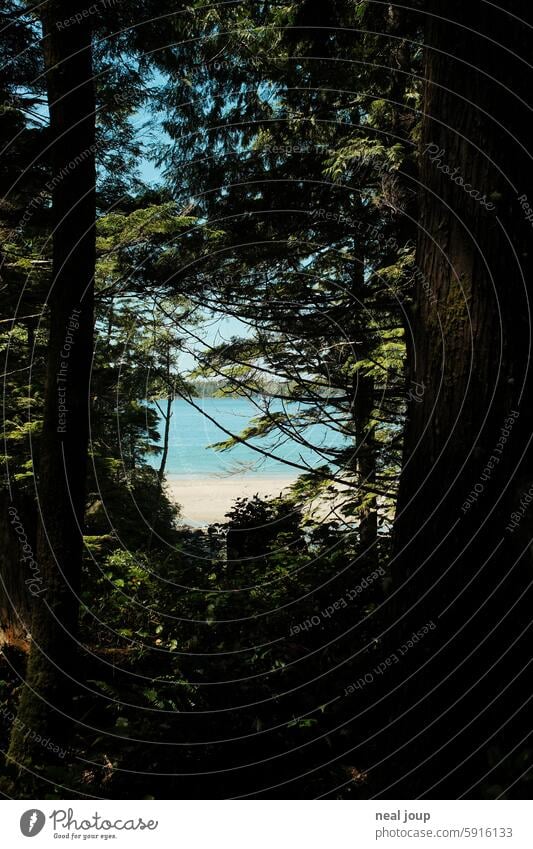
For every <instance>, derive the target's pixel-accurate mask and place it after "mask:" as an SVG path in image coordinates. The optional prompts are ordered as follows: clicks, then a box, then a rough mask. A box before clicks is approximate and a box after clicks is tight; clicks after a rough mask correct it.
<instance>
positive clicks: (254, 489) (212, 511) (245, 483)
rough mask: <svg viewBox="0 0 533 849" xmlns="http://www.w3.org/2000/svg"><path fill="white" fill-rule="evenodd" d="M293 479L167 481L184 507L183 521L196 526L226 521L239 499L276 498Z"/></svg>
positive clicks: (187, 479)
mask: <svg viewBox="0 0 533 849" xmlns="http://www.w3.org/2000/svg"><path fill="white" fill-rule="evenodd" d="M294 480H295V478H294V477H277V478H259V477H254V478H243V477H227V478H224V477H223V478H217V477H211V478H176V477H168V478H167V490H168V494H169V496H170V498H171V500H172V501H175V502H176V503H177V504H179V505H180V506H181V522H182V523H183V524H186V525H193V526H195V527H198V526H202V525H208V524H211V523H213V522H222V521H224V514H225V513H227V512H228V510H229V509H230V508H231V507H232V505H233V504H234V502H235V501H236V499H237V498H251V497H253V496H254V495H259V496H260V497H262V498H264V497H266V496H271V497H276V496H278V495H279V494H280V493H281V492H283V490H284V489H286V488H287V487H288V486H290V484H291V483H293V482H294Z"/></svg>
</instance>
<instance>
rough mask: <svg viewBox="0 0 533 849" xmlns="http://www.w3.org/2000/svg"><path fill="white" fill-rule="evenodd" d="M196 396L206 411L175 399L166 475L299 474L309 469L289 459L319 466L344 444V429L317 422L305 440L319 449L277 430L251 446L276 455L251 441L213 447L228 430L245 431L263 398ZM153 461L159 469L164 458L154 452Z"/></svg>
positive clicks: (276, 406) (278, 405)
mask: <svg viewBox="0 0 533 849" xmlns="http://www.w3.org/2000/svg"><path fill="white" fill-rule="evenodd" d="M194 400H195V403H196V404H197V405H198V406H199V407H201V410H197V409H195V408H194V407H193V406H192V405H191V404H189V403H188V402H187V401H184V400H183V399H178V400H176V401H174V403H173V406H172V419H171V425H170V444H169V454H168V460H167V467H166V474H167V475H168V476H171V477H180V478H206V477H213V478H217V477H229V476H246V477H254V478H260V477H264V478H274V477H296V476H297V475H298V474H300V473H302V472H303V471H304V470H305V469H304V470H299V469H295V468H294V467H292V466H289V465H287V464H286V463H284V462H283V461H284V460H285V461H287V460H288V461H291V462H292V463H295V464H298V465H302V466H304V467H306V468H309V467H310V468H316V467H317V466H320V465H324V463H326V462H327V456H326V457H324V456H323V455H321V453H320V452H321V450H322V449H323V448H324V447H340V446H342V445H343V440H342V438H341V437H340V435H339V434H338V433H336V432H335V431H333V430H332V429H331V428H329V427H328V426H326V425H325V424H314V425H312V426H310V427H309V428H307V429H306V431H305V438H306V439H307V440H308V441H309V442H310V443H311V444H312V445H313V446H314V447H316V450H311V449H309V448H306V447H305V446H302V445H300V444H299V443H298V442H296V441H295V440H294V439H291V438H290V436H287V435H285V434H281V433H279V432H277V433H275V434H272V435H269V436H267V437H263V438H256V439H254V440H252V441H251V445H253V446H255V447H257V448H259V449H262V450H263V451H266V452H268V453H270V454H272V455H273V457H266V456H264V454H262V453H260V451H256V450H254V448H253V447H251V446H249V445H236V446H235V447H234V448H232V449H231V450H229V451H224V452H220V451H216V450H215V449H214V448H212V447H210V446H212V445H213V444H214V443H216V442H222V441H224V440H226V439H228V438H229V436H228V434H236V435H238V434H240V433H241V432H242V431H243V430H244V428H246V427H247V426H248V425H249V423H250V420H251V419H252V418H254V417H255V416H259V415H260V414H261V410H262V402H261V401H259V402H258V404H259V407H258V406H256V405H255V404H254V402H252V401H249V400H247V399H243V398H196V399H194ZM283 403H284V402H282V401H275V402H271V405H270V409H271V411H272V412H276V411H281V410H282V409H283ZM292 409H295V405H292ZM160 432H161V434H162V432H163V422H160ZM149 462H150V463H151V465H153V466H155V467H157V466H158V465H159V462H160V457H159V456H154V457H152V458H151V459H150V461H149Z"/></svg>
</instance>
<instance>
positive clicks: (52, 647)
mask: <svg viewBox="0 0 533 849" xmlns="http://www.w3.org/2000/svg"><path fill="white" fill-rule="evenodd" d="M83 8H84V4H83V3H82V2H80V0H76V2H74V3H73V2H71V0H49V2H48V3H46V4H45V6H44V10H43V13H42V14H43V36H44V40H43V47H44V53H45V65H46V80H47V89H48V101H49V108H50V134H51V142H52V144H51V163H52V181H53V183H54V190H53V200H52V202H53V219H54V235H53V271H52V280H51V286H50V293H49V306H50V338H49V347H48V365H47V385H46V395H45V412H44V424H43V433H42V439H41V449H40V450H41V462H40V468H39V477H38V486H37V496H38V500H39V508H40V515H41V523H40V526H39V530H38V539H37V558H36V559H37V563H38V566H39V569H40V576H41V578H42V586H43V593H42V595H41V596H40V597H39V599H37V602H36V604H35V607H34V614H33V621H32V644H31V650H30V659H29V663H28V670H27V680H26V686H25V687H24V689H23V692H22V695H21V699H20V705H19V714H18V720H19V721H18V722H17V724H16V726H15V727H14V729H13V732H12V737H11V745H10V749H9V756H10V757H11V759H12V760H13V761H15V762H16V763H24V762H27V761H28V760H30V759H31V755H32V743H31V742H30V736H26V735H27V730H28V728H31V729H33V730H35V731H38V732H39V734H41V736H43V735H44V736H46V737H50V738H51V740H52V741H54V743H56V744H58V745H60V746H61V745H64V744H65V743H67V742H68V736H69V733H70V731H71V730H72V729H71V723H70V722H69V717H72V714H73V701H72V695H73V689H74V681H75V680H76V679H77V678H78V677H79V674H80V672H79V666H78V668H76V663H75V658H76V646H77V642H76V641H77V630H78V609H79V603H78V594H79V587H80V574H81V561H82V546H83V540H82V527H83V514H84V504H85V478H86V463H87V444H88V416H89V380H90V377H89V375H90V367H91V358H92V350H93V286H94V269H95V155H94V154H95V93H94V84H93V78H92V76H93V72H92V48H91V34H90V30H89V29H88V27H89V23H88V21H89V20H90V18H88V17H83V18H82V19H81V23H79V24H76V23H72V16H73V14H75V13H76V12H77V11H82V9H83ZM80 17H81V16H80ZM67 19H69V24H68V25H65V24H64V22H65V21H66V20H67ZM33 745H35V746H36V745H37V744H33ZM44 752H46V750H44ZM43 758H44V754H43V748H42V747H40V750H39V752H38V755H37V756H36V758H35V761H36V762H38V763H42V762H43ZM35 761H34V762H35Z"/></svg>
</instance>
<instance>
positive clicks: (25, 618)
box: [0, 490, 41, 652]
mask: <svg viewBox="0 0 533 849" xmlns="http://www.w3.org/2000/svg"><path fill="white" fill-rule="evenodd" d="M0 515H1V517H2V521H1V522H0V647H1V648H2V650H3V651H4V652H5V651H6V649H7V648H8V647H12V648H15V649H19V650H20V649H22V650H27V641H28V634H29V632H30V623H31V611H32V600H33V599H34V598H35V597H38V594H39V592H40V589H41V587H40V585H39V583H38V581H34V577H35V570H36V568H38V565H37V563H36V561H35V556H34V553H35V520H36V512H35V506H34V504H33V500H31V501H30V499H29V498H28V496H27V494H26V493H15V492H12V493H11V494H10V493H8V491H7V490H6V491H2V492H1V493H0Z"/></svg>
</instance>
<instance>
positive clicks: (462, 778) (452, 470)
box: [376, 0, 533, 798]
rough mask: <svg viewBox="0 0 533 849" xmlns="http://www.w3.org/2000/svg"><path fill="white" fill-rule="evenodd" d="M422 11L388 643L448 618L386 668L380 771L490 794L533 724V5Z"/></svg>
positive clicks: (478, 2) (431, 5)
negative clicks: (528, 503) (416, 185)
mask: <svg viewBox="0 0 533 849" xmlns="http://www.w3.org/2000/svg"><path fill="white" fill-rule="evenodd" d="M425 12H426V13H427V16H426V18H425V22H426V41H427V48H426V65H425V78H426V85H425V93H424V102H423V110H424V114H425V117H424V120H423V127H422V141H421V150H420V181H421V187H422V189H421V195H420V204H421V215H420V221H419V235H418V246H417V264H418V267H419V268H420V269H421V271H422V272H423V277H422V276H419V277H420V279H419V283H418V291H417V293H416V299H415V307H414V311H413V316H412V331H413V336H412V342H411V346H410V361H411V378H412V379H413V380H414V381H416V383H417V384H419V385H423V387H424V393H423V397H422V398H420V397H418V398H417V400H416V403H415V402H413V403H412V404H411V408H410V410H409V413H408V422H407V431H406V439H405V457H404V467H403V472H402V477H401V486H400V494H399V502H398V511H397V518H396V524H395V539H394V550H395V557H394V560H393V564H392V568H393V576H394V582H395V590H396V593H395V601H394V602H393V604H392V608H393V614H394V616H392V617H391V620H394V626H393V629H392V631H390V632H389V635H388V644H387V647H386V648H385V649H384V651H385V653H387V652H392V651H394V650H396V649H397V647H398V646H401V645H403V644H404V640H405V638H406V637H409V636H410V635H411V634H412V632H413V631H417V630H418V629H421V628H423V627H424V626H425V625H426V624H427V623H428V622H431V621H433V622H434V623H435V625H436V628H435V629H434V630H431V631H430V632H429V634H428V635H427V636H424V638H423V640H422V641H420V642H419V644H418V645H417V646H416V648H412V649H411V650H409V651H408V653H407V654H406V656H405V658H402V662H401V663H400V664H398V666H397V667H396V672H397V678H396V679H395V683H396V684H398V687H399V689H397V690H394V686H393V683H394V682H393V681H392V675H391V676H389V680H388V682H387V687H388V690H389V693H392V692H394V696H392V695H389V702H388V703H389V708H388V711H389V713H388V717H387V723H388V722H391V723H392V724H391V726H390V739H389V737H388V734H389V732H388V733H387V734H386V735H385V736H384V738H383V740H382V743H383V746H384V749H385V751H386V754H387V757H386V759H385V761H384V762H383V765H382V768H381V769H380V771H379V775H380V778H379V779H377V783H378V785H379V787H380V791H381V792H382V794H383V795H389V796H390V797H391V798H413V797H415V796H419V795H426V796H433V797H436V798H456V797H457V796H459V795H461V794H462V793H465V794H467V795H469V794H470V795H472V796H474V797H476V796H477V797H479V795H492V794H496V795H497V793H496V790H495V789H494V788H496V787H497V786H499V787H500V790H503V791H504V790H505V780H506V779H505V764H506V763H507V761H506V757H507V755H508V753H510V752H511V751H512V749H513V746H515V745H519V741H520V739H521V735H523V734H524V731H525V728H526V725H525V717H524V707H523V704H524V691H523V668H524V664H525V663H527V662H528V660H529V657H530V652H529V650H528V648H529V646H530V642H529V640H528V633H527V625H528V622H529V621H530V612H531V603H532V599H531V593H530V590H529V585H530V581H531V567H532V560H531V553H530V547H529V542H530V537H531V523H532V521H533V510H531V511H530V513H529V516H525V518H524V519H523V521H521V522H520V523H519V524H518V526H517V527H516V528H514V529H513V530H509V523H510V522H511V516H512V514H513V512H515V511H516V509H517V505H519V504H520V502H521V499H522V500H523V498H524V494H525V493H526V492H527V491H528V490H529V488H530V487H531V483H532V481H533V458H532V453H531V449H530V441H531V433H532V431H533V406H532V397H531V389H532V386H531V371H530V365H529V344H530V320H531V316H530V307H529V303H530V299H531V291H530V289H531V279H532V270H533V269H532V252H531V241H532V238H533V232H532V230H531V223H530V222H528V221H526V216H525V213H524V209H523V207H522V205H521V201H520V196H522V195H526V196H527V197H528V198H529V201H530V202H532V199H533V181H532V173H533V172H532V165H531V160H530V156H529V154H528V152H527V145H528V138H527V135H526V131H525V116H526V113H527V110H526V109H525V108H524V107H523V106H522V105H521V104H520V97H523V98H526V100H527V99H528V98H530V91H531V82H532V81H533V80H532V75H531V70H530V69H529V68H528V67H527V66H526V65H525V64H524V62H523V61H522V60H521V57H525V58H526V57H527V56H528V53H529V50H528V43H527V39H528V38H529V35H528V33H527V30H526V27H525V26H524V25H523V24H521V23H520V22H519V19H518V18H517V17H513V15H517V16H519V17H522V18H524V17H525V18H526V19H527V20H529V22H530V23H531V14H532V13H531V8H530V6H529V5H528V4H526V3H525V2H510V3H508V4H506V7H505V10H504V9H498V8H497V6H491V5H490V4H486V3H484V2H482V0H470V2H469V3H468V4H465V3H463V2H460V1H459V0H431V2H427V3H426V5H425ZM511 13H513V14H511ZM447 19H449V20H447ZM523 145H525V147H524V146H523ZM410 676H411V677H410ZM402 714H404V716H403V717H402ZM513 715H514V718H513V722H512V727H511V725H509V723H508V720H509V718H510V717H511V716H513ZM384 724H385V723H384ZM385 738H387V739H385ZM489 750H491V751H492V762H491V761H490V759H489ZM518 751H520V750H518ZM382 754H383V752H382ZM500 758H501V760H502V764H501V766H500V767H498V768H496V769H494V770H492V764H493V763H497V762H498V761H499V760H500ZM516 774H518V771H517V772H516ZM376 776H377V773H376ZM498 792H499V791H498ZM511 792H512V791H511ZM514 792H519V791H517V790H515V791H514Z"/></svg>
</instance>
